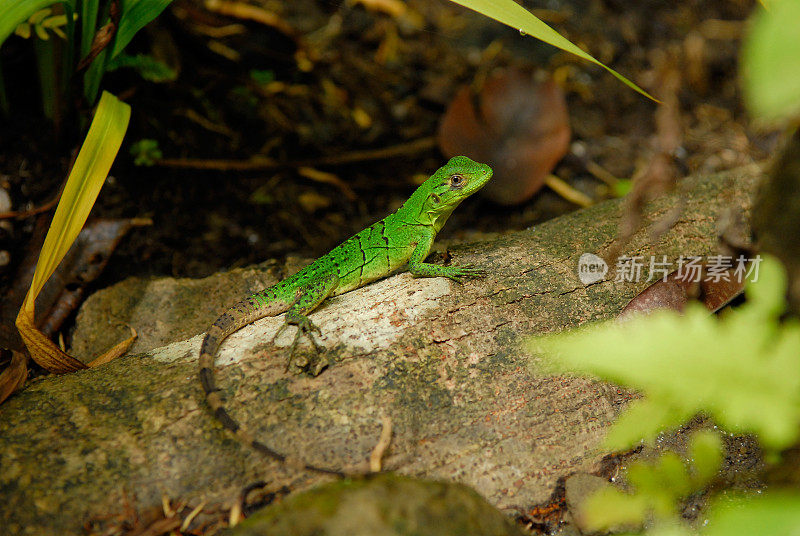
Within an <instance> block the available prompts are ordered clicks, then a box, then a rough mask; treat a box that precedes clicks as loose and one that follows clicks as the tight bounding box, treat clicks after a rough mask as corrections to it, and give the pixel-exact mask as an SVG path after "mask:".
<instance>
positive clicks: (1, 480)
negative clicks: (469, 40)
mask: <svg viewBox="0 0 800 536" xmlns="http://www.w3.org/2000/svg"><path fill="white" fill-rule="evenodd" d="M759 177H760V171H759V169H758V168H756V167H752V166H751V167H747V168H742V169H739V170H734V171H730V172H726V173H723V174H719V175H714V176H706V177H694V178H690V179H687V180H685V181H684V182H683V183H682V185H681V192H682V194H673V195H669V196H665V197H663V198H661V199H660V200H658V201H656V202H654V203H652V204H651V205H650V206H649V207H648V208H647V218H648V221H649V222H655V221H657V220H659V219H660V218H663V217H665V215H668V214H670V213H671V212H672V211H673V209H674V208H675V207H676V206H679V205H681V206H683V213H682V216H681V217H680V218H679V219H678V221H677V223H676V224H675V225H674V227H673V228H672V229H671V230H670V231H669V232H667V233H666V234H665V235H663V236H662V237H661V239H660V240H659V241H658V242H657V243H655V244H651V243H650V240H649V238H648V234H647V233H646V232H640V233H638V234H637V235H635V237H634V239H633V240H632V242H631V243H630V244H629V245H628V246H627V248H626V249H625V251H624V253H625V254H626V255H643V256H645V258H649V257H650V255H657V256H658V260H660V257H661V255H666V256H667V257H669V258H670V259H676V258H677V257H678V256H679V255H707V254H712V253H714V252H715V251H716V236H717V229H716V223H717V219H718V217H719V216H720V215H721V214H722V213H723V212H725V211H728V210H731V209H735V210H741V211H743V212H744V213H745V214H747V213H748V211H749V209H750V203H751V194H752V191H753V189H754V186H755V184H756V182H757V179H758V178H759ZM681 196H682V199H681ZM622 210H623V203H622V202H621V201H619V200H616V201H610V202H605V203H602V204H600V205H597V206H594V207H591V208H589V209H586V210H581V211H578V212H575V213H572V214H569V215H566V216H563V217H561V218H558V219H555V220H552V221H549V222H547V223H545V224H542V225H539V226H537V227H535V228H533V229H530V230H527V231H522V232H516V233H511V234H508V235H503V236H500V237H498V238H494V239H491V240H487V241H484V242H478V243H472V244H467V245H459V246H455V247H452V248H450V253H451V255H452V257H453V258H452V262H453V263H454V264H466V263H471V264H475V265H478V266H483V267H487V268H488V269H489V272H490V273H489V275H488V277H486V278H484V279H481V280H471V281H468V282H466V283H465V284H463V285H458V284H454V283H452V282H450V281H449V280H447V279H445V278H429V279H414V278H412V277H411V276H410V275H408V274H400V275H396V276H393V277H390V278H388V279H385V280H382V281H379V282H377V283H375V284H372V285H369V286H367V287H365V288H362V289H359V290H356V291H353V292H350V293H348V294H345V295H342V296H339V297H337V298H334V299H330V300H328V301H326V302H325V303H324V304H323V305H322V306H321V307H320V309H319V310H318V311H316V312H314V313H313V314H312V317H311V318H312V319H313V320H314V322H315V323H316V324H317V325H318V326H319V327H320V328H321V329H322V332H323V335H324V336H323V337H322V339H321V342H322V344H323V345H324V346H325V347H326V348H327V350H328V351H327V357H328V358H329V359H330V360H331V364H330V366H329V368H328V369H326V370H325V371H323V372H322V374H320V375H319V376H317V377H314V378H312V377H308V376H304V375H295V374H291V373H286V372H285V371H284V365H285V355H286V348H285V347H286V346H287V345H288V343H289V342H290V341H291V338H292V336H293V333H288V332H287V333H285V334H284V335H283V336H282V337H280V338H279V339H278V340H277V341H276V345H273V344H271V343H270V342H269V341H271V339H272V337H273V335H274V333H275V331H276V329H277V328H278V326H279V325H280V324H281V322H282V319H281V318H280V317H278V318H272V319H264V320H262V321H259V322H257V323H255V324H254V325H252V326H249V327H246V328H244V329H242V330H241V331H240V332H238V333H236V334H235V335H233V336H232V337H231V338H230V339H229V340H228V341H227V342H226V343H225V344H224V346H223V349H222V352H221V356H220V358H219V359H218V366H219V376H220V377H219V380H220V381H219V383H220V385H221V387H222V389H223V394H224V396H225V398H226V400H227V401H228V405H229V407H230V409H231V412H232V413H233V415H234V416H235V417H236V418H237V419H238V420H240V422H242V423H243V424H245V425H246V426H247V427H249V428H250V429H251V430H252V432H253V433H254V435H255V436H256V437H257V438H259V439H261V440H262V441H263V442H265V443H267V444H268V445H270V446H272V447H273V448H275V449H276V450H278V451H280V452H284V453H286V454H293V455H298V456H300V457H301V458H302V459H303V460H304V461H307V462H309V463H313V464H315V465H320V466H325V467H331V468H342V467H347V466H353V465H355V464H357V463H360V462H362V461H363V460H365V459H366V458H367V457H368V456H369V454H370V451H371V449H372V447H373V446H374V444H375V443H376V442H377V440H378V436H379V434H380V429H381V418H382V416H387V417H389V418H390V419H391V421H392V424H393V430H394V436H393V439H392V443H391V447H390V451H389V455H388V458H387V466H388V468H390V469H395V470H397V471H398V472H400V473H402V474H406V475H413V476H424V477H428V478H441V479H447V480H455V481H458V482H461V483H465V484H468V485H470V486H472V487H474V488H475V489H476V490H477V491H478V492H479V493H480V494H481V495H483V496H484V497H486V498H487V499H488V500H489V502H491V503H492V504H494V505H496V506H498V507H500V508H503V509H515V508H521V509H525V508H528V507H530V506H532V505H534V504H537V503H540V502H542V501H545V500H546V499H547V498H548V497H549V495H550V494H551V493H552V491H553V489H554V486H555V484H556V481H557V479H558V478H559V477H562V476H566V475H569V474H570V473H572V472H575V471H591V470H593V468H594V467H595V466H596V464H597V463H598V462H599V461H600V460H601V458H602V457H603V455H604V454H606V453H604V452H602V451H599V450H598V445H599V442H600V441H601V439H602V437H603V433H604V430H605V429H606V427H607V425H608V424H609V423H610V421H611V420H612V419H613V418H614V416H615V415H617V414H618V412H619V411H620V409H621V408H623V407H624V405H625V402H626V400H627V399H628V398H629V394H627V393H624V392H621V391H620V390H619V389H618V388H616V387H615V386H613V385H609V384H605V383H601V382H594V381H590V380H586V379H580V378H566V377H549V376H545V375H534V374H532V373H531V372H529V368H528V364H529V363H530V361H531V360H541V359H542V357H540V356H531V355H528V354H527V353H526V352H525V350H524V349H523V347H522V344H521V343H522V342H523V341H524V339H525V337H526V336H527V335H531V334H541V333H545V332H549V331H554V330H562V329H566V328H570V327H574V326H577V325H580V324H583V323H585V322H588V321H592V320H598V319H603V318H608V317H612V316H614V315H616V314H617V313H618V312H619V311H620V310H621V309H622V307H623V306H624V305H625V304H626V303H627V302H628V301H629V300H630V299H631V298H632V297H634V296H635V295H636V294H637V293H638V292H640V291H641V290H642V289H643V288H644V287H646V286H647V283H646V282H645V281H644V278H643V279H642V281H640V282H638V283H630V282H616V281H614V280H613V278H609V279H607V280H604V281H600V282H598V283H594V284H591V285H588V286H587V285H584V284H582V283H581V282H580V281H579V280H578V277H577V262H578V258H579V257H580V255H581V254H582V253H585V252H589V253H595V254H598V255H600V256H601V257H602V256H603V253H604V251H605V250H606V249H607V248H608V247H609V246H610V245H611V242H612V240H613V238H614V236H615V234H616V226H617V223H618V221H619V218H620V215H621V213H622ZM434 260H436V259H434ZM440 261H441V259H439V260H438V261H437V262H440ZM267 268H268V269H266V270H265V269H263V268H261V269H250V270H237V271H233V272H230V273H227V274H217V275H215V276H213V277H212V278H208V279H207V280H203V281H195V282H187V281H185V280H165V279H161V280H132V281H128V282H123V283H121V284H120V285H117V286H116V287H112V288H110V289H107V290H104V291H102V292H99V293H97V294H96V295H95V296H94V297H93V298H92V299H91V300H90V302H87V304H86V305H85V308H84V311H83V312H82V313H81V321H80V325H79V327H78V328H77V332H76V334H75V341H76V342H75V348H78V351H80V352H85V353H86V354H93V353H99V351H101V350H102V348H103V347H105V346H107V343H106V341H104V340H102V337H99V336H98V333H104V334H105V336H108V337H110V338H111V339H114V338H116V337H117V335H116V333H117V331H116V330H118V329H119V330H121V331H120V333H123V334H124V333H125V329H126V328H125V327H124V325H125V324H126V323H128V324H131V325H133V326H134V327H136V328H137V330H139V331H140V333H141V335H142V340H140V342H139V343H137V344H138V346H137V347H138V350H137V351H138V352H139V353H137V354H136V355H128V356H126V357H122V358H119V359H117V360H115V361H113V362H111V363H109V364H108V365H105V366H103V367H100V368H97V369H90V370H86V371H81V372H77V373H74V374H69V375H64V376H57V377H56V376H50V377H45V378H41V379H38V380H35V381H32V382H30V384H29V385H28V386H27V388H26V389H25V390H23V391H22V392H20V393H18V394H17V395H15V396H14V397H12V398H11V399H10V400H8V401H7V402H6V403H5V404H4V405H3V406H1V407H0V468H1V469H0V526H3V527H6V528H7V530H8V531H9V533H11V534H41V533H46V532H54V531H56V530H58V532H59V533H61V534H77V533H81V527H82V525H83V524H84V523H85V522H87V520H91V519H97V518H100V517H102V516H107V515H123V516H124V515H125V511H126V505H125V503H124V500H123V497H124V496H127V497H128V499H130V500H131V501H132V504H131V505H130V506H132V507H133V509H134V510H135V511H142V510H144V509H147V508H151V507H154V506H157V505H160V504H161V500H162V495H166V496H168V497H170V498H173V499H183V500H187V501H190V502H192V501H193V502H194V503H197V502H198V501H199V500H200V498H201V497H202V498H204V499H205V500H207V501H208V504H209V505H217V506H220V507H223V508H224V507H226V506H230V505H231V504H232V503H233V502H234V501H235V500H236V499H237V497H238V494H239V492H240V490H241V489H242V487H244V486H246V485H247V484H248V483H251V482H253V481H256V480H266V481H267V482H269V483H270V485H271V486H272V487H274V488H275V489H277V488H279V487H281V486H286V487H288V489H290V490H292V491H294V490H300V489H305V488H308V487H310V486H312V485H314V484H316V483H318V482H320V481H321V480H323V479H326V478H329V477H324V476H321V475H317V474H314V473H308V472H304V471H300V470H297V469H295V468H293V467H290V466H287V465H284V464H278V463H276V462H274V461H272V460H268V459H264V458H263V457H261V456H259V455H258V454H257V453H255V452H252V451H251V450H250V449H249V448H247V447H244V446H242V445H240V444H239V443H238V442H237V441H236V440H234V439H233V438H232V437H231V436H230V435H229V434H228V433H226V432H225V431H224V430H223V429H222V428H221V427H220V426H219V424H218V423H217V422H216V420H215V419H214V418H213V417H212V416H211V414H210V413H209V412H208V411H207V408H206V406H205V404H204V401H203V396H202V392H201V389H200V387H199V382H198V380H197V375H196V370H195V369H196V358H197V352H198V346H199V342H200V338H201V334H202V331H203V330H204V329H205V328H206V327H207V326H208V324H209V323H210V322H211V321H213V319H214V318H215V317H216V316H217V315H218V314H219V313H220V312H222V311H223V310H224V309H225V308H226V307H227V306H228V305H229V304H230V303H232V302H233V301H235V300H236V299H238V298H240V297H241V296H243V295H245V294H246V293H247V292H250V291H253V290H256V289H257V288H259V287H261V286H263V285H266V284H269V283H271V282H274V281H275V280H276V278H277V277H278V276H279V275H282V274H280V273H278V272H279V270H277V268H276V265H275V264H274V263H273V264H270V265H269V266H268V267H267ZM612 273H613V267H612ZM193 334H197V335H196V336H193V337H191V335H193ZM188 337H191V338H188ZM182 338H187V340H181V339H182ZM165 341H170V342H171V343H170V344H167V345H166V346H161V347H158V348H155V346H158V345H160V344H163V343H164V342H165ZM172 341H177V342H172ZM93 345H94V346H93ZM133 497H135V499H133ZM207 508H208V507H207Z"/></svg>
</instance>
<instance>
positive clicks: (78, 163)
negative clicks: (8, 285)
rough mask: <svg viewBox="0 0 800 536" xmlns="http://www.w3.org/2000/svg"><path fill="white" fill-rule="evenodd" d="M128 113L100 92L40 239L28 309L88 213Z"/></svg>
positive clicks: (126, 107) (129, 110) (122, 106)
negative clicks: (87, 130) (84, 136)
mask: <svg viewBox="0 0 800 536" xmlns="http://www.w3.org/2000/svg"><path fill="white" fill-rule="evenodd" d="M130 114H131V109H130V106H128V105H127V104H125V103H124V102H122V101H120V100H119V99H117V98H116V97H115V96H114V95H112V94H111V93H108V92H103V95H102V97H100V103H99V104H98V105H97V111H96V112H95V116H94V119H93V120H92V125H91V127H90V128H89V133H88V134H87V135H86V140H85V141H84V142H83V146H82V147H81V150H80V152H79V153H78V158H77V159H76V160H75V165H74V166H73V167H72V171H71V172H70V174H69V178H68V179H67V183H66V185H65V186H64V192H63V193H62V194H61V200H60V201H59V203H58V207H57V208H56V213H55V215H54V216H53V222H52V223H51V224H50V230H49V231H48V233H47V237H46V238H45V240H44V245H43V246H42V252H41V254H40V255H39V261H38V263H37V264H36V272H35V273H34V276H33V281H32V282H31V288H30V291H29V292H28V296H27V297H26V307H29V308H31V309H30V310H33V309H32V308H33V298H35V297H36V296H37V295H38V294H39V291H41V289H42V287H43V286H44V283H45V281H47V279H48V278H49V277H50V275H51V274H52V273H53V271H54V270H55V269H56V266H58V263H60V262H61V259H63V258H64V255H65V254H66V253H67V250H68V249H69V248H70V246H71V245H72V243H73V242H74V241H75V238H76V237H77V236H78V233H79V232H80V230H81V228H82V227H83V224H84V222H85V221H86V218H87V217H88V216H89V211H90V210H91V209H92V205H94V201H95V199H96V198H97V194H99V193H100V187H101V186H103V183H104V182H105V180H106V177H107V176H108V171H109V170H110V169H111V164H112V163H113V162H114V158H115V157H116V155H117V152H118V151H119V147H120V145H121V144H122V138H123V137H124V136H125V131H126V130H127V128H128V121H129V119H130Z"/></svg>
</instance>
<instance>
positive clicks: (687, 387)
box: [530, 257, 800, 449]
mask: <svg viewBox="0 0 800 536" xmlns="http://www.w3.org/2000/svg"><path fill="white" fill-rule="evenodd" d="M759 269H760V274H759V278H758V282H753V283H750V284H748V287H747V297H748V302H747V303H746V304H745V305H743V306H741V307H740V308H738V309H735V310H732V311H729V312H727V314H725V315H724V316H722V318H717V317H715V316H712V315H709V313H708V311H707V310H706V309H705V308H704V307H702V306H701V305H698V304H690V306H689V307H688V308H687V310H686V311H685V314H684V315H683V316H681V315H679V314H677V313H674V312H671V311H660V312H656V313H653V314H651V315H649V316H640V317H636V318H633V319H631V320H630V321H627V322H625V323H617V322H605V323H602V324H599V325H594V326H590V327H587V328H584V329H580V330H576V331H572V332H565V333H560V334H555V335H548V336H542V337H537V338H534V339H532V340H531V343H530V348H531V349H532V350H533V351H534V352H539V353H546V354H549V355H550V356H551V357H552V365H553V368H554V369H556V370H560V371H575V372H579V373H582V374H587V373H588V374H596V375H598V376H600V377H602V378H604V379H606V380H610V381H613V382H616V383H620V384H624V385H628V386H631V387H633V388H635V389H638V390H640V391H642V392H643V393H644V394H645V398H644V400H643V401H639V402H637V403H635V404H633V405H631V408H630V409H629V410H628V411H627V412H626V413H624V414H623V416H622V417H621V418H620V419H619V420H618V421H617V423H616V424H615V425H614V426H613V427H612V429H611V431H610V433H609V436H608V437H609V440H610V442H611V443H612V444H613V445H614V446H615V447H616V448H622V447H623V446H630V445H633V444H635V443H637V442H638V441H639V440H640V439H641V438H642V437H645V438H652V436H653V434H654V432H656V431H659V430H666V429H671V428H674V427H675V426H676V424H677V423H678V422H680V421H682V420H685V419H687V418H688V417H689V416H691V415H694V414H696V413H706V414H708V415H710V416H711V417H712V418H713V419H714V420H715V421H716V422H717V423H718V424H720V425H721V426H723V427H724V428H726V429H727V430H729V431H731V432H736V433H755V434H758V436H759V438H760V439H761V441H762V442H763V443H764V445H765V446H767V447H768V448H773V449H780V448H784V447H787V446H789V445H791V444H792V442H793V441H795V440H797V438H798V433H799V431H800V353H798V352H797V348H800V324H799V323H798V321H797V320H796V319H789V320H786V321H784V322H782V323H779V315H780V313H781V311H782V310H783V307H784V304H783V295H784V290H785V288H786V278H785V275H784V273H783V268H782V266H781V264H780V263H779V261H777V260H775V259H774V258H771V257H765V258H764V259H763V261H762V262H761V265H760V268H759ZM626 442H627V444H625V443H626Z"/></svg>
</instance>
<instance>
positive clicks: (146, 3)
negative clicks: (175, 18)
mask: <svg viewBox="0 0 800 536" xmlns="http://www.w3.org/2000/svg"><path fill="white" fill-rule="evenodd" d="M170 3H172V0H127V1H126V2H123V4H122V5H123V11H122V17H120V21H119V28H118V29H117V36H116V39H115V40H114V48H113V50H112V52H111V57H112V58H113V57H115V56H117V55H118V54H119V53H120V52H122V51H123V50H124V49H125V47H126V46H128V43H130V42H131V39H133V36H134V35H136V33H137V32H138V31H139V30H141V29H142V28H144V27H145V26H147V24H148V23H149V22H150V21H152V20H153V19H155V18H156V17H158V16H159V15H160V14H161V12H162V11H164V9H166V7H167V6H168V5H170Z"/></svg>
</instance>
